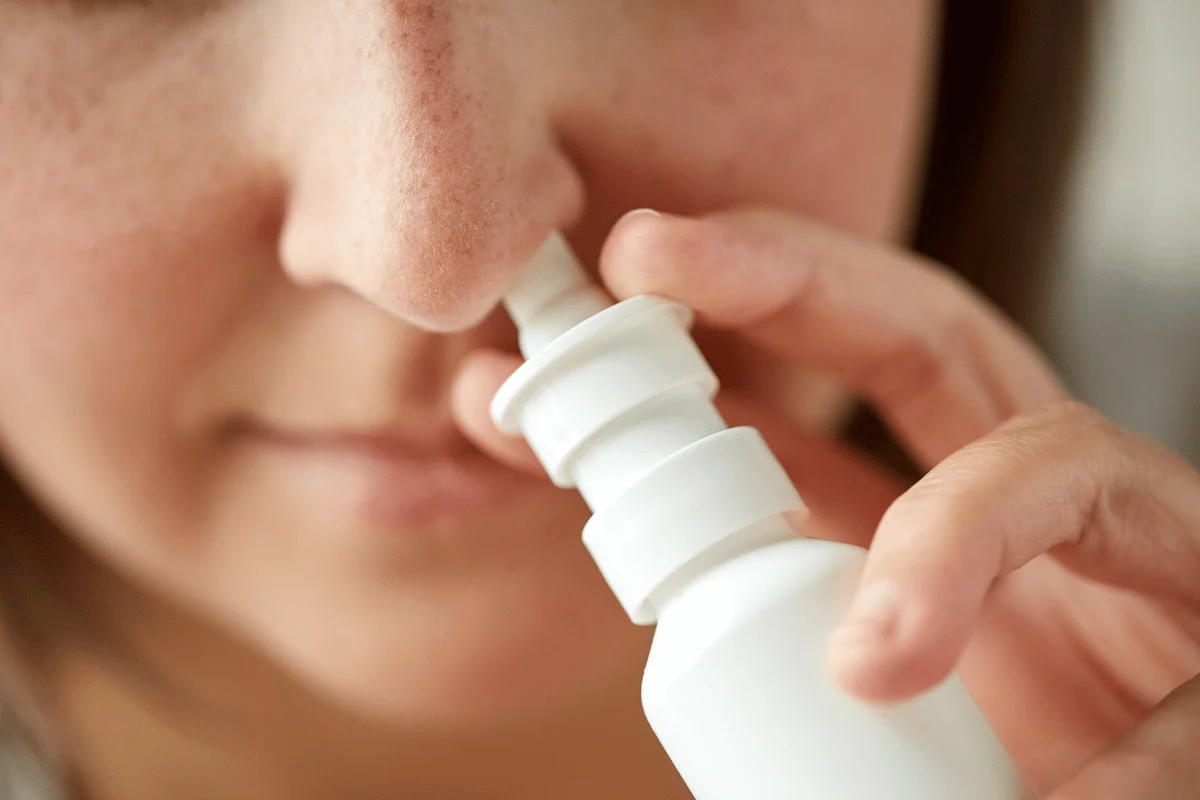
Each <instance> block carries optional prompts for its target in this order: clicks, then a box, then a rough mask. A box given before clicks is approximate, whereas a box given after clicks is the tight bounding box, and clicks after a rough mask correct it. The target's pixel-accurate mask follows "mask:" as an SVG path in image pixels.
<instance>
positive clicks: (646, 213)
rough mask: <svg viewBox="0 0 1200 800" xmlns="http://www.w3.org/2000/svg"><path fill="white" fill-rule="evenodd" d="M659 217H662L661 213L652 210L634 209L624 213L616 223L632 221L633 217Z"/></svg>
mask: <svg viewBox="0 0 1200 800" xmlns="http://www.w3.org/2000/svg"><path fill="white" fill-rule="evenodd" d="M661 216H662V212H659V211H655V210H654V209H653V208H635V209H634V210H633V211H627V212H625V213H624V214H623V215H622V216H621V219H620V220H618V222H624V221H625V220H627V219H633V218H634V217H661Z"/></svg>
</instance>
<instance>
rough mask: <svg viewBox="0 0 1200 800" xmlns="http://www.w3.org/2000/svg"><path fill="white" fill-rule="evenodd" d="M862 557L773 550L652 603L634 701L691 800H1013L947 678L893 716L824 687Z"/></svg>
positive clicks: (1014, 780)
mask: <svg viewBox="0 0 1200 800" xmlns="http://www.w3.org/2000/svg"><path fill="white" fill-rule="evenodd" d="M775 524H786V523H784V522H783V521H782V520H781V519H779V520H778V521H777V523H775ZM864 556H865V551H863V550H861V549H860V548H856V547H852V546H849V545H842V544H836V543H830V542H823V541H817V540H806V539H792V540H790V541H782V542H779V543H776V544H772V545H769V546H767V547H764V548H760V549H758V550H754V551H752V552H749V553H746V554H744V555H741V556H739V557H737V558H735V559H733V560H732V561H729V562H727V563H725V564H721V565H719V566H716V567H714V568H713V569H712V570H710V571H708V572H706V573H704V574H702V575H700V576H699V577H697V578H696V579H695V580H693V581H692V582H691V583H689V584H688V585H687V586H685V587H682V588H681V590H680V591H679V592H678V593H677V594H676V595H675V596H674V597H673V598H672V599H671V600H669V601H668V602H665V603H664V604H663V606H662V608H661V609H660V612H659V622H658V629H657V631H656V634H655V639H654V644H653V646H652V648H651V653H650V659H649V661H648V663H647V666H646V672H645V678H644V681H643V685H642V700H643V705H644V708H645V712H646V715H647V718H648V719H649V721H650V724H651V727H652V728H653V729H654V731H655V733H656V735H657V736H658V737H659V739H660V741H661V742H662V744H663V747H664V748H665V749H666V751H667V753H668V755H669V756H670V758H671V759H672V761H673V762H674V763H675V765H676V768H677V769H678V770H679V771H680V774H681V775H682V776H683V779H684V780H685V782H686V783H687V784H688V787H689V788H690V789H691V791H692V793H693V794H694V795H695V797H696V800H741V799H742V798H754V799H755V800H785V799H786V800H796V799H797V798H811V799H812V800H960V798H971V800H1019V798H1021V797H1024V796H1025V794H1024V791H1025V790H1024V787H1023V783H1022V781H1021V778H1020V775H1019V774H1018V773H1017V771H1016V769H1015V767H1014V766H1013V765H1012V763H1011V761H1010V759H1009V757H1008V755H1007V753H1006V752H1005V750H1004V749H1003V747H1002V746H1001V744H1000V743H999V741H998V740H997V739H996V737H995V734H994V733H993V732H992V730H991V728H990V727H989V726H988V723H987V721H986V719H985V718H984V717H983V715H982V713H981V712H980V710H979V708H978V706H977V705H976V704H975V702H974V700H973V698H972V697H971V695H970V694H969V693H968V691H967V690H966V688H965V686H964V685H963V684H962V682H961V681H960V680H959V679H958V678H957V676H955V677H952V678H951V679H949V680H947V681H946V682H944V683H943V684H941V685H940V686H938V687H937V688H936V689H934V690H933V691H932V692H929V693H927V694H925V695H923V696H921V697H919V698H917V699H915V700H912V701H909V702H906V703H901V704H895V705H875V704H867V703H863V702H861V701H858V700H856V699H854V698H852V697H850V696H849V695H847V694H846V693H845V692H843V691H842V690H841V689H840V688H838V687H837V686H836V685H835V684H834V683H833V681H832V678H831V677H830V676H829V674H828V671H827V668H826V654H827V650H828V641H829V637H830V634H832V632H833V631H834V629H835V628H836V627H837V626H838V624H839V623H840V622H841V620H842V618H843V617H844V616H845V613H846V611H847V609H848V606H849V603H850V600H851V598H852V595H853V592H854V590H855V587H856V586H857V581H858V576H859V573H860V569H861V565H862V562H863V558H864Z"/></svg>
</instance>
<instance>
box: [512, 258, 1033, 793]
mask: <svg viewBox="0 0 1200 800" xmlns="http://www.w3.org/2000/svg"><path fill="white" fill-rule="evenodd" d="M504 305H505V307H506V308H507V310H508V313H509V315H510V316H511V317H512V319H513V320H514V322H515V323H516V325H517V328H518V331H519V334H520V348H521V352H522V354H523V355H524V357H525V358H526V359H527V360H526V362H525V363H524V364H523V365H522V366H521V367H520V368H519V369H518V370H517V371H516V373H514V374H513V376H512V377H511V378H510V379H509V380H508V381H507V382H506V383H505V384H504V385H503V386H502V387H501V388H500V390H499V391H498V392H497V394H496V396H495V399H494V401H493V405H492V415H493V418H494V419H495V421H496V424H497V425H498V426H499V427H500V429H501V430H503V431H505V432H508V433H510V434H521V435H523V436H524V437H525V439H526V440H527V441H528V442H529V444H530V445H531V447H532V448H533V450H534V452H535V453H536V454H537V456H538V458H539V459H540V460H541V463H542V465H543V466H544V467H545V469H546V470H547V472H548V473H549V475H550V477H551V479H552V480H553V481H554V483H555V484H557V485H558V486H560V487H563V488H572V487H574V488H577V489H578V490H579V492H580V493H581V494H582V495H583V498H584V499H585V500H586V501H587V503H588V505H589V506H590V508H591V510H592V512H593V516H592V518H591V519H590V520H589V521H588V523H587V525H586V526H585V527H584V531H583V540H584V543H585V545H586V546H587V548H588V550H589V551H590V553H591V555H592V557H593V559H594V560H595V562H596V564H597V565H598V566H599V568H600V571H601V572H602V573H603V575H604V578H605V580H606V581H607V582H608V585H609V586H610V587H611V588H612V591H613V592H614V593H615V594H616V596H617V598H618V599H619V600H620V602H621V605H622V606H623V607H624V609H625V611H626V612H627V613H628V614H629V616H630V618H631V619H632V620H633V621H634V622H635V623H637V624H640V625H651V624H656V625H657V628H656V630H655V635H654V641H653V645H652V646H651V650H650V656H649V660H648V662H647V664H646V671H645V675H644V678H643V682H642V704H643V707H644V709H645V712H646V716H647V719H648V720H649V722H650V725H651V727H652V728H653V730H654V732H655V734H656V735H657V736H658V738H659V740H660V741H661V742H662V744H663V747H664V748H665V749H666V751H667V754H668V755H669V756H670V758H671V759H672V761H673V762H674V764H675V767H676V768H677V769H678V771H679V773H680V775H681V776H682V777H683V779H684V781H685V782H686V783H687V785H688V788H689V789H690V790H691V791H692V793H693V794H694V795H695V797H696V798H697V800H796V798H811V800H968V799H969V800H1018V798H1021V797H1022V796H1023V785H1022V782H1021V779H1020V777H1019V775H1018V773H1017V771H1016V769H1015V768H1014V767H1013V765H1012V763H1011V761H1010V760H1009V757H1008V755H1007V753H1006V752H1005V751H1004V749H1003V748H1002V746H1001V745H1000V743H999V741H998V740H997V738H996V736H995V735H994V733H993V732H992V730H991V729H990V727H989V726H988V723H987V721H986V720H985V719H984V717H983V715H982V714H981V712H980V711H979V708H978V707H977V705H976V704H975V702H974V699H973V698H972V697H971V695H970V694H969V693H968V692H967V690H966V688H965V687H964V685H963V684H962V682H961V681H960V680H959V678H958V677H957V676H952V677H951V678H950V679H949V680H947V681H945V682H943V683H942V684H940V685H939V686H938V687H936V688H935V689H934V690H932V691H931V692H929V693H927V694H924V695H922V696H921V697H918V698H917V699H915V700H911V701H908V702H905V703H901V704H897V705H886V706H880V705H871V704H867V703H864V702H861V701H859V700H856V699H854V698H852V697H850V696H849V695H847V694H846V693H844V692H843V691H842V690H840V689H839V688H838V687H837V686H836V685H835V684H834V683H833V680H832V678H831V677H829V676H828V674H827V671H826V666H825V665H826V653H827V650H828V642H829V638H830V635H831V634H832V632H833V631H834V630H835V628H836V627H838V625H839V623H840V622H841V620H842V618H843V616H844V615H845V613H846V612H847V610H848V607H849V604H850V601H851V598H852V595H853V593H854V591H855V589H856V587H857V583H858V578H859V575H860V571H861V567H862V564H863V561H864V558H865V554H866V551H865V550H863V549H862V548H858V547H853V546H850V545H843V544H836V543H832V542H826V541H821V540H816V539H808V538H803V537H802V536H800V535H798V534H797V532H796V530H795V529H794V528H793V525H792V523H793V522H795V521H796V520H797V519H798V518H801V517H802V516H803V514H804V504H803V502H802V501H801V499H800V496H799V494H797V492H796V489H795V488H794V487H793V485H792V482H791V480H790V479H789V478H788V476H787V474H786V473H785V472H784V470H783V469H782V467H781V466H780V464H779V462H778V461H777V460H776V459H775V457H774V455H773V454H772V453H771V451H770V450H769V449H768V447H767V445H766V443H765V442H764V440H763V439H762V437H761V436H760V435H759V433H758V432H757V431H755V430H754V429H752V428H732V429H731V428H729V427H727V426H726V424H725V422H724V421H723V420H722V418H721V416H720V415H719V414H718V412H717V410H716V408H715V407H714V405H713V403H712V398H713V397H714V396H715V394H716V391H717V378H716V376H715V375H714V373H713V371H712V369H711V368H710V367H709V365H708V363H707V361H706V360H705V358H704V356H703V355H702V354H701V352H700V350H699V349H698V348H697V346H696V344H695V342H694V341H693V339H692V338H691V336H690V334H689V328H690V326H691V319H692V318H691V314H690V312H689V311H688V310H687V309H686V308H684V307H682V306H680V305H678V304H676V303H672V302H668V301H666V300H663V299H659V298H655V297H634V298H632V299H629V300H626V301H624V302H621V303H617V304H615V305H614V304H613V302H612V300H611V299H610V298H609V297H608V296H607V295H606V294H605V293H604V292H603V291H601V290H600V289H599V288H598V287H597V286H595V285H594V284H592V282H591V281H590V280H589V277H588V275H587V273H586V272H584V270H583V269H582V268H581V267H580V265H579V263H578V262H577V261H576V259H575V257H574V254H573V253H572V251H571V250H570V248H569V246H568V245H567V243H566V241H565V240H564V239H563V238H562V237H561V236H560V235H558V234H555V235H554V236H552V237H551V238H550V239H549V240H548V241H547V243H546V244H545V246H544V247H543V248H542V249H541V251H540V252H539V253H538V255H537V256H536V257H535V258H534V260H533V261H532V263H531V264H530V265H529V266H528V267H527V268H526V269H525V270H524V271H523V272H522V273H521V274H520V275H518V276H517V279H516V281H515V282H514V284H513V286H512V287H511V290H510V291H509V293H508V295H507V296H506V297H505V298H504Z"/></svg>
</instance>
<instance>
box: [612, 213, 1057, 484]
mask: <svg viewBox="0 0 1200 800" xmlns="http://www.w3.org/2000/svg"><path fill="white" fill-rule="evenodd" d="M600 265H601V273H602V275H603V276H604V279H605V282H606V283H607V284H608V286H609V288H610V289H611V290H612V291H613V292H614V293H615V294H617V295H618V296H620V297H629V296H632V295H636V294H656V295H661V296H665V297H669V298H671V299H674V300H678V301H679V302H681V303H683V304H685V305H687V306H689V307H691V308H692V309H694V310H695V311H696V313H697V315H698V316H699V318H700V319H701V321H703V322H706V323H708V324H712V325H714V326H717V327H722V328H733V329H739V330H741V331H742V332H743V333H744V334H745V335H746V336H747V337H748V338H749V339H750V340H752V341H754V342H756V343H758V344H760V345H763V346H766V347H768V348H770V349H772V350H774V351H776V352H778V353H780V354H781V355H784V356H787V357H790V358H794V359H796V360H797V361H800V362H803V363H805V364H808V365H810V366H813V367H816V368H819V369H821V370H823V371H826V372H829V373H831V374H833V375H835V376H837V377H838V378H840V379H841V380H843V381H844V382H846V383H847V384H849V385H850V386H852V387H854V388H855V389H856V390H858V391H859V392H860V393H861V394H862V395H863V396H864V397H865V398H866V399H867V400H868V401H869V402H871V403H872V404H873V405H875V406H876V408H877V409H878V410H879V412H880V414H881V415H882V416H883V417H884V418H885V419H886V420H887V421H888V423H889V424H890V425H891V426H892V428H893V429H894V430H895V432H896V433H897V435H898V436H899V437H900V438H901V440H902V441H903V442H904V443H905V445H906V446H907V447H908V448H909V450H910V451H911V452H912V454H913V456H914V457H915V458H916V459H917V460H918V462H920V463H921V464H922V465H923V466H926V467H928V466H931V465H933V464H936V463H937V462H939V461H941V460H942V459H943V458H945V457H946V456H947V455H949V454H950V453H952V452H954V451H955V450H957V449H959V448H960V447H962V446H963V445H965V444H967V443H969V442H971V441H974V440H975V439H977V438H979V437H980V436H983V435H984V434H986V433H987V432H989V431H990V430H992V429H993V428H995V427H996V426H997V425H999V424H1000V423H1001V422H1003V421H1004V420H1006V419H1008V418H1009V417H1011V416H1013V415H1014V414H1016V413H1018V412H1020V411H1023V410H1027V409H1030V408H1033V407H1036V406H1039V405H1043V404H1045V403H1048V402H1051V401H1054V400H1057V399H1060V398H1061V397H1062V396H1063V391H1062V389H1061V387H1060V385H1059V383H1058V381H1057V380H1056V378H1055V377H1054V374H1053V372H1052V371H1051V370H1050V369H1049V367H1048V366H1047V364H1046V363H1045V361H1044V360H1043V359H1042V357H1041V356H1040V354H1039V353H1038V352H1037V350H1036V348H1034V347H1033V345H1032V344H1031V343H1030V342H1029V341H1028V340H1027V339H1026V338H1025V337H1024V336H1023V335H1022V334H1021V332H1020V331H1019V330H1018V329H1017V328H1016V326H1015V325H1013V324H1012V323H1010V322H1008V321H1007V320H1006V319H1005V318H1004V317H1003V316H1002V315H1001V314H1000V313H999V312H998V311H997V310H996V309H994V308H993V307H992V306H990V305H989V304H988V303H987V302H986V301H985V300H983V299H982V298H981V297H980V296H978V295H977V294H976V293H974V292H973V291H972V290H971V289H970V288H969V287H967V285H966V284H965V283H964V282H963V281H962V280H960V279H958V278H957V277H955V276H953V275H952V274H951V273H950V272H949V271H948V270H946V269H944V268H941V267H939V266H937V265H935V264H932V263H931V262H928V261H925V260H922V259H920V258H918V257H916V256H913V255H910V254H907V253H904V252H901V251H899V250H896V249H892V248H887V247H884V246H880V245H876V244H872V243H868V242H863V241H859V240H855V239H852V238H849V237H847V236H844V235H842V234H839V233H835V232H833V231H829V230H827V229H823V228H820V227H818V226H816V225H813V224H810V223H807V222H804V221H802V220H800V219H797V218H795V217H792V216H789V215H785V214H781V213H778V212H773V211H767V210H745V211H735V212H727V213H721V214H716V215H712V216H709V217H705V218H701V219H685V218H681V217H671V216H665V215H654V214H633V215H628V216H627V217H626V218H625V219H623V220H621V222H619V223H618V224H617V226H616V227H615V228H614V229H613V231H612V233H611V235H610V237H609V239H608V241H607V243H606V244H605V247H604V250H603V252H602V254H601V260H600Z"/></svg>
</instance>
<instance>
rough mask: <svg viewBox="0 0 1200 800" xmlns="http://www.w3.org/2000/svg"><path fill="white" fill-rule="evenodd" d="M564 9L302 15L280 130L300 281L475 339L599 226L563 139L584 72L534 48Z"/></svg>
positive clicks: (359, 6) (282, 31) (288, 240)
mask: <svg viewBox="0 0 1200 800" xmlns="http://www.w3.org/2000/svg"><path fill="white" fill-rule="evenodd" d="M560 5H561V4H556V3H553V2H549V0H546V1H545V2H541V0H529V1H528V2H521V3H512V2H509V0H460V1H459V2H453V3H447V2H442V0H430V1H428V2H404V0H359V2H355V3H345V2H342V0H322V2H317V3H287V4H286V8H287V11H286V12H281V13H280V15H279V16H280V17H282V18H283V19H279V20H277V23H278V25H280V26H282V27H277V28H276V29H275V31H274V34H273V38H274V41H276V42H279V43H280V44H279V49H278V51H277V54H278V57H277V58H276V59H275V62H274V69H275V74H276V76H277V78H276V80H275V81H272V86H273V89H272V91H273V92H277V93H278V94H277V97H278V98H279V102H278V103H277V104H273V105H274V107H275V108H277V109H278V110H277V113H275V114H274V117H275V118H274V120H273V121H272V123H271V128H272V130H274V131H276V132H277V133H276V142H277V146H278V148H279V154H280V158H281V161H282V164H283V167H282V168H283V171H284V172H285V174H286V179H287V189H288V192H287V194H288V199H287V206H286V210H285V214H284V225H283V232H282V235H281V239H280V257H281V260H282V263H283V265H284V268H285V270H287V272H288V273H289V275H290V276H291V277H292V278H293V279H294V280H296V281H297V282H299V283H302V284H306V285H309V284H324V283H336V284H341V285H343V286H345V287H347V288H349V289H351V290H353V291H354V292H356V293H358V294H360V295H362V296H363V297H366V298H367V299H369V300H371V301H372V302H374V303H376V304H377V305H379V306H381V307H383V308H385V309H387V310H388V311H391V312H392V313H394V314H397V315H399V316H401V317H403V318H405V319H407V320H408V321H410V322H412V323H414V324H416V325H418V326H420V327H423V328H426V329H429V330H438V331H448V330H455V329H461V328H466V327H469V326H471V325H473V324H475V323H476V322H478V321H479V320H480V319H482V318H483V317H484V316H485V315H486V314H487V313H488V312H489V311H490V310H491V309H492V308H493V307H494V306H495V305H496V303H497V302H498V300H499V297H500V295H501V294H502V293H503V290H504V288H505V286H506V285H507V283H508V281H509V280H510V278H511V276H512V274H513V273H514V272H515V271H516V270H517V269H518V268H519V267H520V266H521V265H522V264H523V263H524V262H525V261H526V260H528V259H529V258H530V257H531V256H532V255H533V253H534V252H535V251H536V250H537V248H538V246H539V245H540V244H541V243H542V241H543V240H544V239H545V237H546V236H547V235H548V234H549V233H550V232H551V231H553V230H555V229H556V228H561V227H565V226H569V225H570V224H571V222H572V221H573V220H574V219H576V218H577V217H578V216H579V215H580V214H581V211H582V205H583V189H582V181H581V179H580V177H579V175H578V173H577V171H576V169H575V168H574V167H573V166H572V164H571V161H570V159H569V158H568V157H567V156H566V154H565V153H564V152H563V149H562V148H561V147H560V145H559V143H558V141H557V139H556V136H555V131H554V126H553V118H554V104H555V98H556V97H557V96H559V95H560V93H561V91H562V87H563V85H564V79H565V77H566V73H567V72H568V71H569V70H568V69H567V65H552V64H546V63H539V62H540V61H542V60H544V59H545V58H546V57H547V51H546V50H545V49H544V48H539V47H537V46H536V43H535V42H532V41H525V40H524V39H527V38H528V37H525V36H523V34H522V32H523V31H538V32H539V33H540V34H541V36H545V33H546V30H547V27H550V28H551V29H552V28H553V26H554V25H555V24H556V22H555V20H553V19H552V17H553V14H554V8H555V7H556V6H560ZM531 14H532V15H541V17H542V18H540V19H537V20H530V18H529V16H530V15H531ZM565 29H566V26H565V25H564V26H563V30H564V31H565ZM556 52H563V50H561V49H558V50H556Z"/></svg>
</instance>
